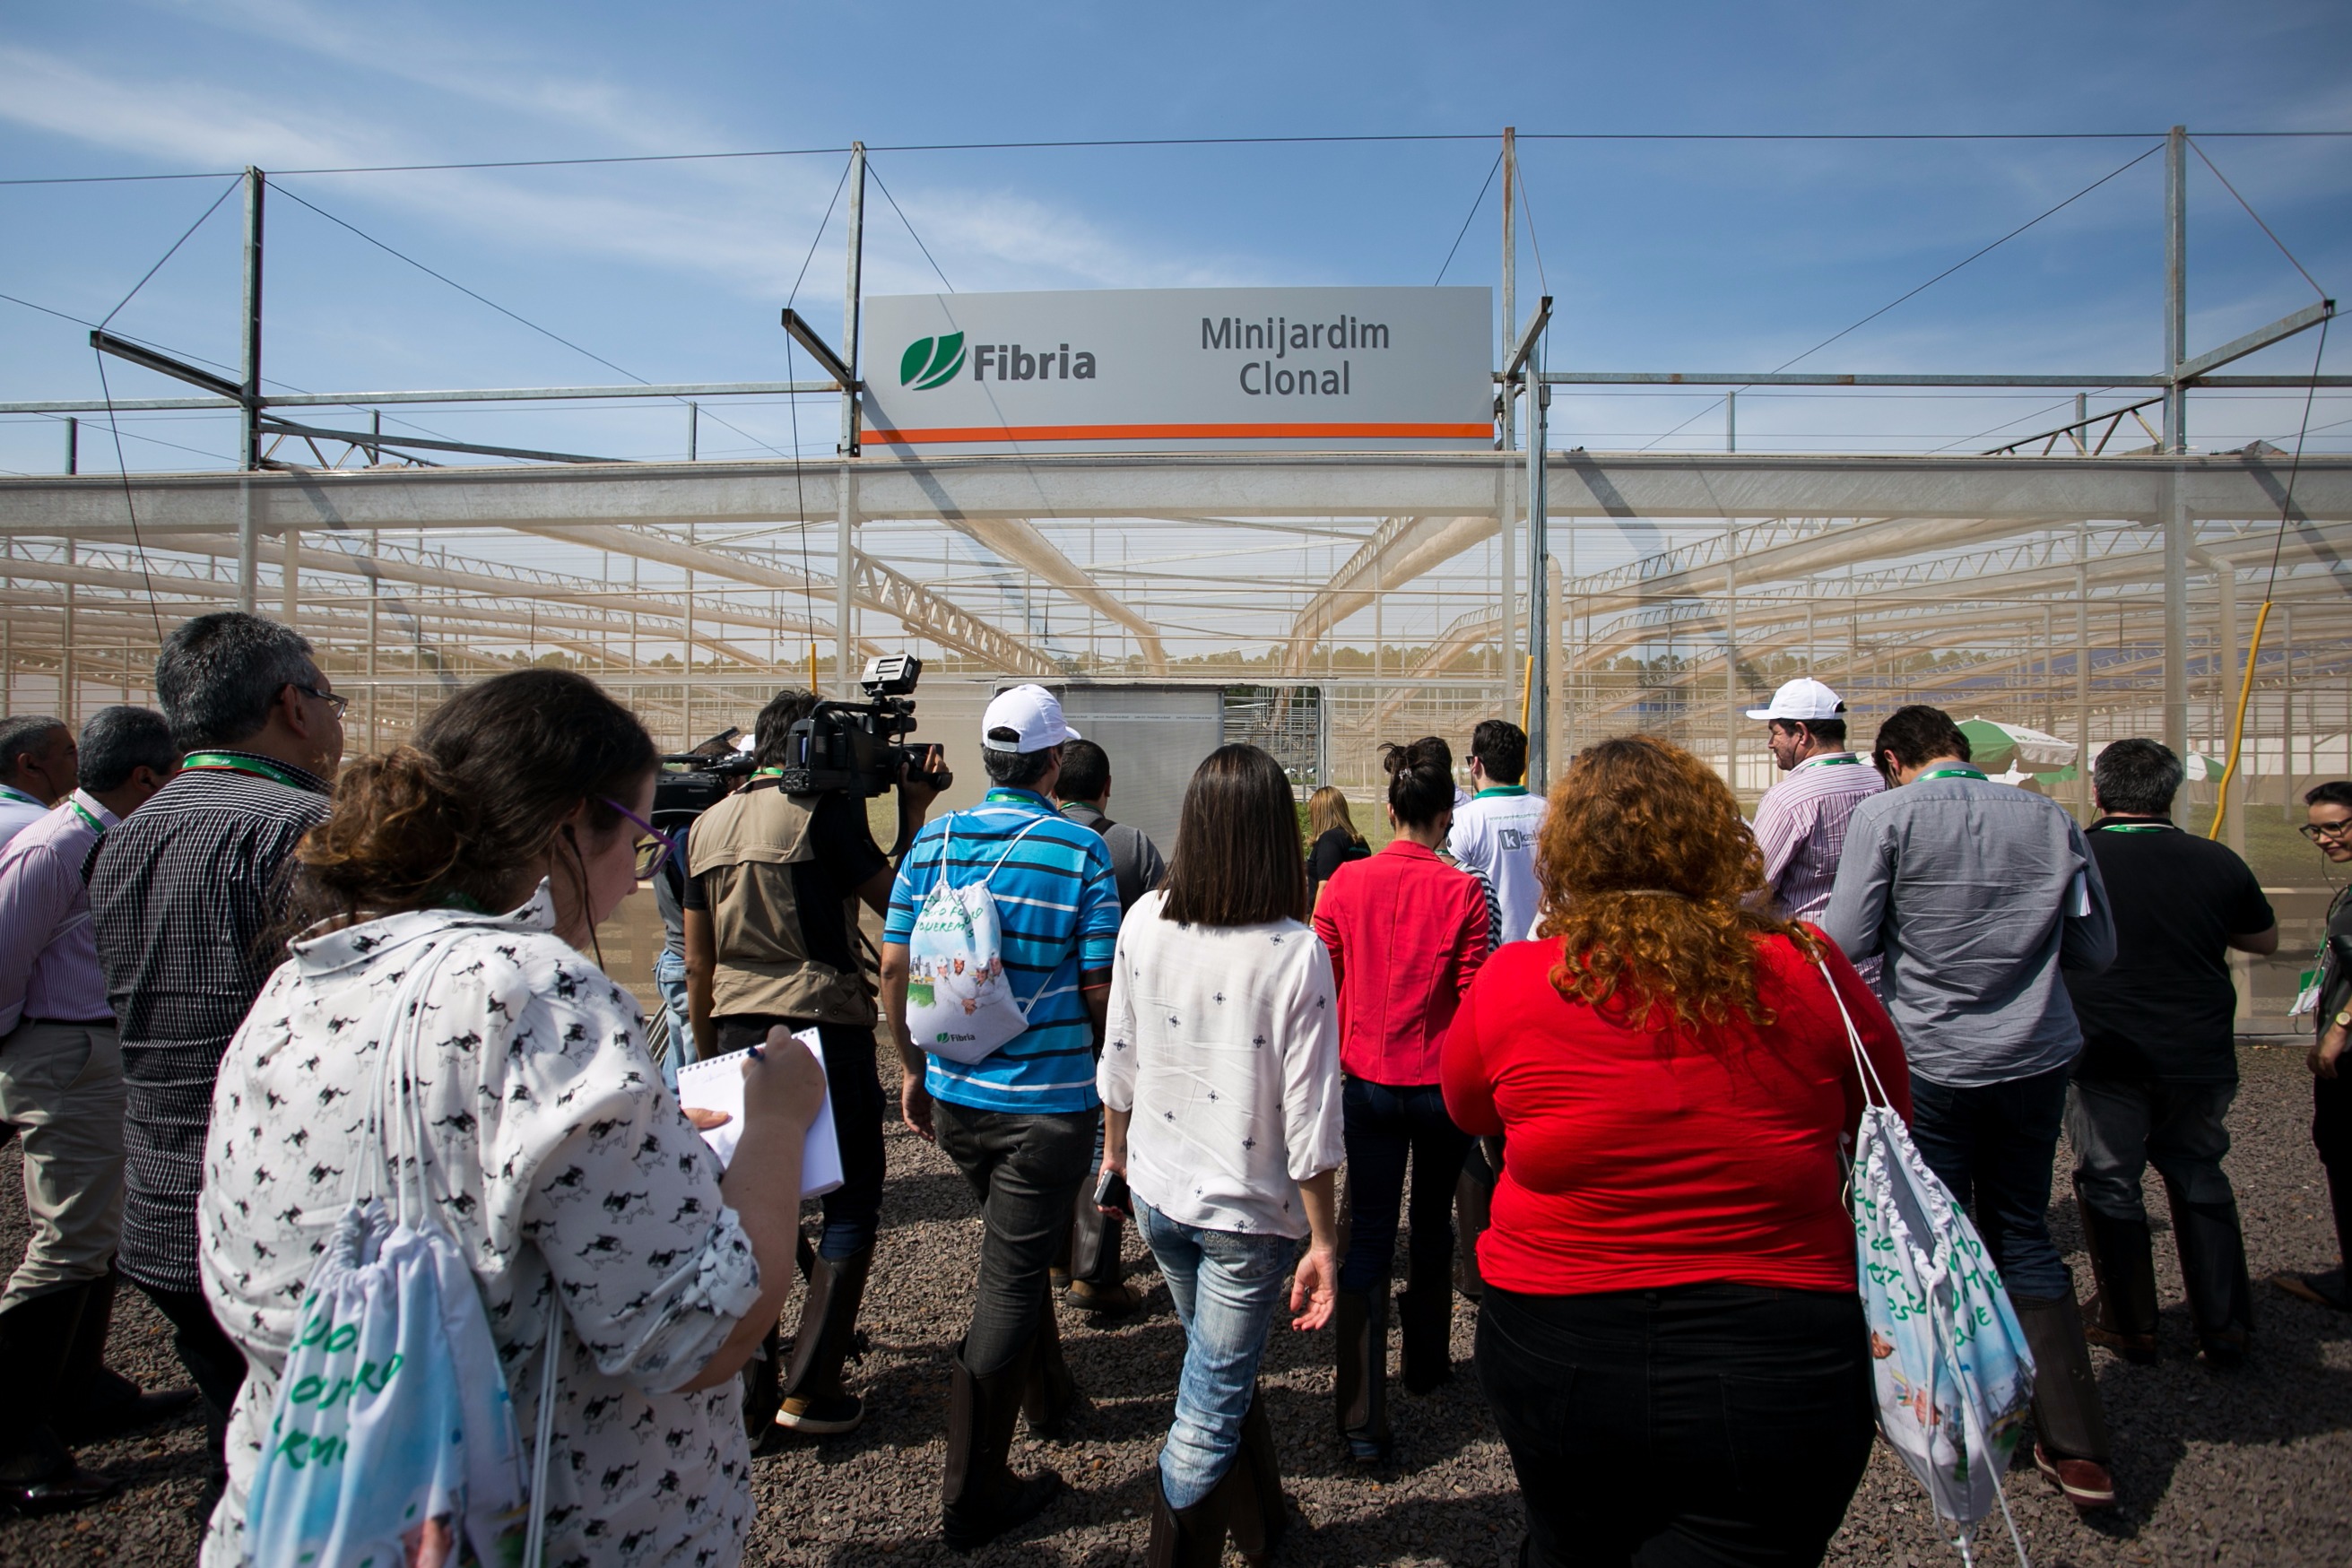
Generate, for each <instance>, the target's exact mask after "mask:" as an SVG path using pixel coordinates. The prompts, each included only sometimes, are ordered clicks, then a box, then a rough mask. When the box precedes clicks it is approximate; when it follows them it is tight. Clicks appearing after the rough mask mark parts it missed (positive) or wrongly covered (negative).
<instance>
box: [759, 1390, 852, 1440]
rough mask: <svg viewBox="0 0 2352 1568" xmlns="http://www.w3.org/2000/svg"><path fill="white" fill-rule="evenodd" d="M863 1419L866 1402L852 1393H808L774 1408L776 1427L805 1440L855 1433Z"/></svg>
mask: <svg viewBox="0 0 2352 1568" xmlns="http://www.w3.org/2000/svg"><path fill="white" fill-rule="evenodd" d="M865 1419H866V1403H865V1401H864V1400H862V1399H859V1398H858V1397H857V1396H856V1395H854V1394H812V1395H809V1396H805V1397H800V1398H793V1399H787V1400H785V1401H784V1402H783V1404H782V1405H781V1406H777V1408H776V1425H777V1426H779V1427H784V1428H785V1429H786V1430H788V1431H793V1432H798V1433H800V1434H801V1435H803V1437H838V1436H840V1435H841V1434H842V1433H844V1432H855V1431H856V1430H857V1424H858V1423H859V1422H861V1421H863V1420H865Z"/></svg>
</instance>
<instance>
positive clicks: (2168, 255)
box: [2164, 125, 2189, 452]
mask: <svg viewBox="0 0 2352 1568" xmlns="http://www.w3.org/2000/svg"><path fill="white" fill-rule="evenodd" d="M2188 156H2189V128H2188V127H2187V126H2182V125H2176V126H2174V127H2173V128H2172V130H2171V131H2170V132H2169V133H2168V134H2167V135H2166V137H2165V139H2164V372H2165V374H2167V375H2178V374H2179V371H2180V365H2181V361H2184V360H2186V359H2187V358H2188V357H2189V164H2188ZM2164 447H2165V450H2166V451H2168V452H2186V451H2188V450H2189V389H2188V388H2187V387H2185V386H2182V385H2181V384H2180V383H2179V382H2174V383H2173V384H2172V385H2171V386H2170V387H2168V388H2167V389H2166V390H2165V394H2164Z"/></svg>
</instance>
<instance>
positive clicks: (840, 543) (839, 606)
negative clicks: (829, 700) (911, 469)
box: [833, 463, 857, 699]
mask: <svg viewBox="0 0 2352 1568" xmlns="http://www.w3.org/2000/svg"><path fill="white" fill-rule="evenodd" d="M840 491H841V509H840V512H839V514H838V515H837V516H835V518H834V534H835V539H834V550H833V581H834V592H833V626H834V635H835V670H834V678H835V680H836V681H838V682H839V683H840V685H839V687H838V688H837V689H838V690H839V692H840V695H842V697H843V698H845V699H846V698H847V697H848V696H849V695H850V694H851V693H852V692H854V691H856V682H857V664H856V660H857V628H856V625H855V623H854V620H855V617H856V613H857V603H856V595H855V594H853V593H852V592H851V588H852V586H853V584H852V581H851V577H852V573H853V570H854V569H853V564H852V552H851V549H850V533H849V530H850V525H851V524H852V523H853V522H854V521H855V520H856V508H857V500H856V491H857V467H856V465H855V464H851V463H844V464H843V465H841V484H840Z"/></svg>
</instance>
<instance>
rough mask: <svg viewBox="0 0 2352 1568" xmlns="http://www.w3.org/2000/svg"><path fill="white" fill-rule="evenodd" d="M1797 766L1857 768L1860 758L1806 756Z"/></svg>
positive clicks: (1980, 775) (1860, 761)
mask: <svg viewBox="0 0 2352 1568" xmlns="http://www.w3.org/2000/svg"><path fill="white" fill-rule="evenodd" d="M1797 766H1798V767H1800V768H1859V767H1861V766H1862V758H1859V757H1851V756H1849V757H1808V758H1805V760H1804V761H1802V762H1801V763H1799V764H1797ZM1977 777H1979V778H1980V779H1981V778H1982V777H1984V776H1983V775H1982V774H1979V775H1978V776H1977Z"/></svg>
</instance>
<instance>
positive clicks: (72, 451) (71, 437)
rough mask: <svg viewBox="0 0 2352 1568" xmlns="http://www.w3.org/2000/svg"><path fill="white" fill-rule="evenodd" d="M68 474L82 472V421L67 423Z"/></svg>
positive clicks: (69, 420) (75, 420) (68, 421)
mask: <svg viewBox="0 0 2352 1568" xmlns="http://www.w3.org/2000/svg"><path fill="white" fill-rule="evenodd" d="M66 472H67V473H68V474H79V473H80V472H81V421H79V420H78V419H68V420H67V421H66Z"/></svg>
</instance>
